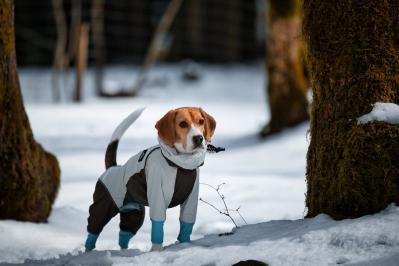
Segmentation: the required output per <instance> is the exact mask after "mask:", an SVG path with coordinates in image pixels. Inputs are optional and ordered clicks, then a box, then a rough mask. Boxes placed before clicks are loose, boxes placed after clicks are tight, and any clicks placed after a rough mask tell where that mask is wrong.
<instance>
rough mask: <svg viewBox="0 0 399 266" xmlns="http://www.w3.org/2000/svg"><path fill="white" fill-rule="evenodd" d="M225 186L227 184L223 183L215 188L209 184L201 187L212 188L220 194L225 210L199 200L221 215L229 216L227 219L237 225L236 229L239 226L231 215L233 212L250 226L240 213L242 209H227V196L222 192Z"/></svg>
mask: <svg viewBox="0 0 399 266" xmlns="http://www.w3.org/2000/svg"><path fill="white" fill-rule="evenodd" d="M225 184H226V183H221V184H219V185H218V186H217V187H214V186H212V185H209V184H207V183H201V185H205V186H208V187H210V188H212V189H213V190H215V191H216V193H218V195H219V197H220V198H221V200H222V202H223V205H224V209H223V210H220V209H219V208H217V207H215V205H213V204H211V203H209V202H208V201H205V200H203V199H202V198H200V199H199V200H200V201H202V202H204V203H205V204H207V205H209V206H211V207H212V208H213V209H215V210H216V211H218V212H219V213H220V214H222V215H225V216H227V217H228V218H229V219H230V220H231V221H232V222H233V224H234V225H235V227H236V228H238V227H239V226H238V225H237V223H236V221H235V220H234V218H233V217H232V216H231V213H230V212H231V211H234V212H237V213H238V215H239V216H240V217H241V219H242V220H243V221H244V223H245V224H248V223H247V221H246V220H245V219H244V217H243V216H242V215H241V213H240V208H241V207H238V208H237V209H229V208H228V207H227V203H226V198H225V196H224V195H223V194H222V193H221V192H220V190H221V188H222V186H223V185H225Z"/></svg>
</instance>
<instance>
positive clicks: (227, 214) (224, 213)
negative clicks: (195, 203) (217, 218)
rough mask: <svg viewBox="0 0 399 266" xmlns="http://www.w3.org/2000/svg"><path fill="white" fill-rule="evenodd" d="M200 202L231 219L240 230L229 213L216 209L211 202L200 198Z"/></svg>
mask: <svg viewBox="0 0 399 266" xmlns="http://www.w3.org/2000/svg"><path fill="white" fill-rule="evenodd" d="M200 201H202V202H203V203H205V204H208V205H209V206H211V207H212V208H214V209H215V210H216V211H218V212H219V213H220V214H223V215H225V216H227V217H229V219H230V220H231V221H232V222H233V224H234V226H235V227H236V228H238V225H237V224H236V222H235V221H234V219H233V217H231V215H230V214H229V213H228V212H223V211H221V210H219V209H218V208H217V207H215V206H214V205H213V204H212V203H209V202H207V201H205V200H203V199H202V198H200Z"/></svg>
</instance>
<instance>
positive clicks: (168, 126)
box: [155, 110, 177, 146]
mask: <svg viewBox="0 0 399 266" xmlns="http://www.w3.org/2000/svg"><path fill="white" fill-rule="evenodd" d="M176 114H177V111H176V110H170V111H169V112H167V113H166V115H164V116H163V117H162V118H161V119H160V120H159V121H158V122H157V123H156V124H155V128H156V129H157V130H158V136H159V137H160V138H161V139H162V140H163V142H165V143H166V144H168V145H172V146H173V145H174V144H175V141H176V128H175V120H176Z"/></svg>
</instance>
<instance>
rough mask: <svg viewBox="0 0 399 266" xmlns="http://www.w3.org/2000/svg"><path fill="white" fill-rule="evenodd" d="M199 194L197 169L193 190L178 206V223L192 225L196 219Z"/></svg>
mask: <svg viewBox="0 0 399 266" xmlns="http://www.w3.org/2000/svg"><path fill="white" fill-rule="evenodd" d="M198 194H199V168H197V177H196V179H195V183H194V187H193V190H192V191H191V193H190V195H189V196H188V198H187V199H186V201H185V202H183V204H181V205H180V221H182V222H185V223H190V224H194V223H195V219H196V217H197V207H198Z"/></svg>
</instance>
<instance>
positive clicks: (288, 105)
mask: <svg viewBox="0 0 399 266" xmlns="http://www.w3.org/2000/svg"><path fill="white" fill-rule="evenodd" d="M300 14H301V13H300V4H299V0H272V1H270V6H269V21H270V22H269V23H268V24H269V25H270V26H269V32H268V40H267V43H266V69H267V72H268V84H267V94H268V98H269V106H270V122H269V123H268V124H267V125H266V126H265V127H264V129H263V130H262V132H261V135H262V136H264V137H265V136H268V135H269V134H273V133H276V132H279V131H281V130H283V129H285V128H287V127H291V126H295V125H297V124H299V123H301V122H303V121H305V120H307V119H308V102H307V98H306V92H307V89H308V87H309V86H308V81H307V78H306V77H305V72H304V70H305V67H304V64H305V62H304V58H303V46H302V38H301V19H300Z"/></svg>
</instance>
